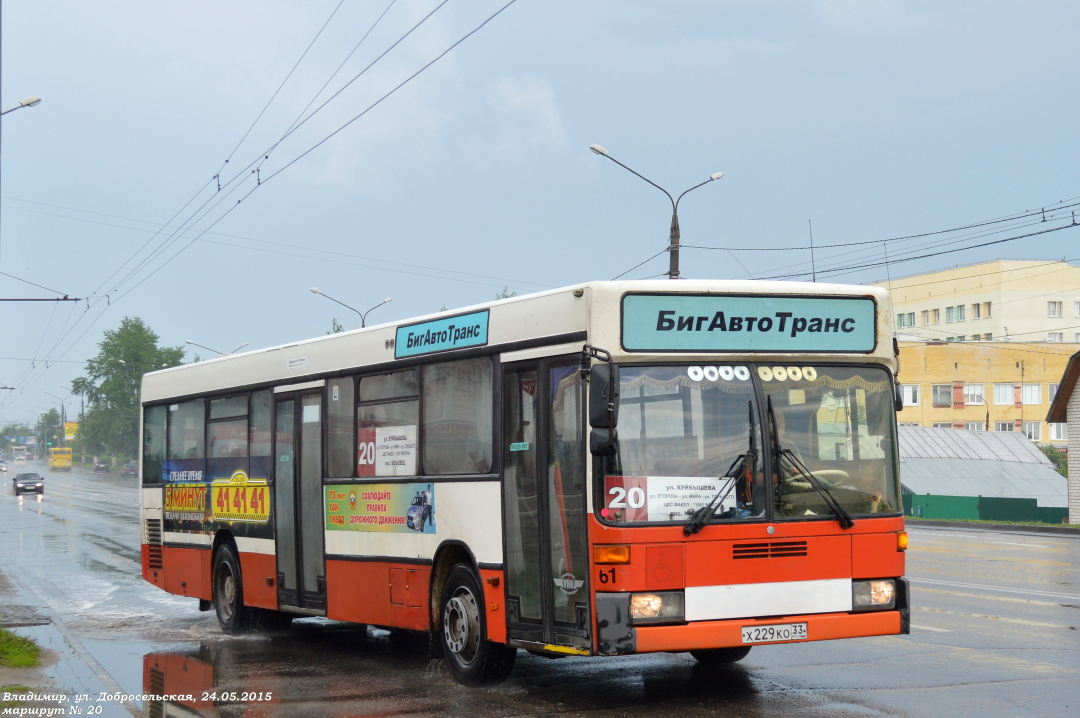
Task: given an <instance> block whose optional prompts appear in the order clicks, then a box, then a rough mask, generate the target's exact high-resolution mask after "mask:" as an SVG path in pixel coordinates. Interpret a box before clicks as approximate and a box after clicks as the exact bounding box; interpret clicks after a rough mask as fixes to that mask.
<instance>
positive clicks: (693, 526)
mask: <svg viewBox="0 0 1080 718" xmlns="http://www.w3.org/2000/svg"><path fill="white" fill-rule="evenodd" d="M745 462H746V454H739V456H738V458H736V459H735V461H734V462H733V463H732V464H731V466H729V467H728V470H727V471H726V472H724V475H723V476H721V477H720V478H721V480H723V479H727V483H726V484H724V485H723V486H721V487H720V490H719V491H717V492H716V496H713V499H712V501H710V502H709V503H708V504H706V505H705V506H702V507H701V508H700V509H698V510H697V511H695V512H694V513H693V514H692V515H691V517H690V521H689V522H687V524H686V526H683V535H684V536H692V535H694V534H696V533H697V532H698V531H700V530H701V529H702V528H703V527H704V526H705V524H707V523H709V519H711V518H712V517H713V514H715V513H716V509H717V508H718V507H720V506H723V505H724V499H726V498H727V497H728V495H729V494H730V493H731V490H732V489H734V488H735V482H736V481H738V476H739V474H738V473H737V472H738V471H740V470H743V469H744V466H740V464H745Z"/></svg>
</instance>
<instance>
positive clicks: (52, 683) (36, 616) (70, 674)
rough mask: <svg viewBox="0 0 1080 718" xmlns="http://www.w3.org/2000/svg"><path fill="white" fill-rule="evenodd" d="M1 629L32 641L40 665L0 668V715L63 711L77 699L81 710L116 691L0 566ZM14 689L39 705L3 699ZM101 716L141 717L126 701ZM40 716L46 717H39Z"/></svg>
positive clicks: (29, 593)
mask: <svg viewBox="0 0 1080 718" xmlns="http://www.w3.org/2000/svg"><path fill="white" fill-rule="evenodd" d="M0 626H2V627H4V628H7V629H8V630H10V631H12V632H13V633H17V634H18V635H20V636H24V637H26V638H30V639H33V640H34V641H36V642H37V644H38V645H39V646H41V649H42V660H41V663H40V664H39V665H37V666H35V667H33V668H4V667H0V716H2V715H3V714H4V711H5V710H6V709H8V708H12V709H15V710H19V709H23V708H28V709H32V708H38V709H54V710H55V709H57V708H63V709H64V712H65V713H66V712H67V710H68V707H70V706H72V705H73V703H75V702H76V700H77V699H79V698H82V699H83V706H82V707H83V710H84V712H85V711H86V710H87V708H89V707H90V706H95V707H96V701H95V700H94V699H95V698H96V697H97V696H98V695H99V694H101V693H119V692H122V691H121V690H120V686H119V685H117V683H116V681H114V680H113V678H112V676H110V675H109V674H108V673H107V672H106V671H105V669H103V668H102V667H101V665H100V664H99V663H98V662H97V661H96V660H94V657H93V656H91V655H90V653H89V651H87V650H86V648H85V647H84V646H83V644H82V642H81V641H79V639H78V638H77V637H76V636H75V635H74V634H72V633H71V632H70V631H68V629H67V628H66V627H65V626H64V624H63V622H62V621H61V620H60V619H59V618H58V617H57V616H56V615H55V614H54V613H53V612H52V610H51V609H50V608H49V607H48V604H47V603H46V602H44V601H42V600H41V599H40V598H39V597H38V596H37V595H36V594H34V592H33V591H31V590H30V589H28V588H26V587H25V586H24V585H22V583H21V582H20V581H19V580H18V578H17V577H16V576H12V575H10V574H6V573H5V572H4V570H3V568H0ZM17 687H22V688H28V689H30V690H29V692H30V693H32V694H34V695H35V696H41V697H42V698H44V699H45V700H41V701H21V700H17V699H15V700H12V699H11V698H10V697H9V700H7V701H5V700H4V693H5V691H6V692H8V693H11V694H15V695H17V694H18V693H19V692H22V693H25V692H26V691H18V690H16V688H17ZM103 708H104V710H103V711H102V713H101V715H103V716H124V717H125V718H126V717H127V716H128V715H132V716H143V715H145V714H144V713H143V712H142V711H141V710H139V708H138V707H137V706H135V705H133V704H130V703H123V704H121V703H109V704H106V705H104V706H103ZM41 715H46V714H44V713H42V714H41Z"/></svg>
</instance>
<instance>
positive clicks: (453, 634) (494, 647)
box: [439, 563, 517, 686]
mask: <svg viewBox="0 0 1080 718" xmlns="http://www.w3.org/2000/svg"><path fill="white" fill-rule="evenodd" d="M483 595H484V594H483V593H482V592H481V590H480V584H479V583H478V582H477V580H476V577H475V576H473V572H472V569H470V568H469V567H468V566H466V565H465V564H461V563H459V564H458V565H457V566H454V568H453V569H451V571H450V575H449V576H447V577H446V584H445V585H444V587H443V594H442V601H441V606H442V631H441V632H440V634H439V635H440V637H441V640H442V648H443V656H444V657H445V658H446V665H447V667H448V668H449V669H450V673H452V674H453V676H454V678H455V679H457V681H458V682H459V683H462V684H464V685H467V686H478V685H482V684H485V683H501V682H502V681H505V680H506V678H507V676H509V675H510V671H511V670H512V669H513V667H514V658H515V657H516V656H517V649H516V648H511V647H510V646H505V645H503V644H501V643H492V642H491V641H487V640H484V611H483V606H484V602H483V601H484V598H483Z"/></svg>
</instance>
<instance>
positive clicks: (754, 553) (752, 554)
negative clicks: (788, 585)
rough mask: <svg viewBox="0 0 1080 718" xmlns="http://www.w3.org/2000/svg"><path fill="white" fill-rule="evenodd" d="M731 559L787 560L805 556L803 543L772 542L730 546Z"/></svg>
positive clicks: (804, 543) (804, 544)
mask: <svg viewBox="0 0 1080 718" xmlns="http://www.w3.org/2000/svg"><path fill="white" fill-rule="evenodd" d="M731 551H732V556H731V557H732V558H734V559H743V558H788V557H796V556H805V555H806V542H805V541H773V542H771V543H737V544H735V545H734V546H732V549H731Z"/></svg>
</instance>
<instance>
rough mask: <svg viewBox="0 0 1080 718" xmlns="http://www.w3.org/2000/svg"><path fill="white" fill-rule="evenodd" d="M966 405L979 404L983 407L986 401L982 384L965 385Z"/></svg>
mask: <svg viewBox="0 0 1080 718" xmlns="http://www.w3.org/2000/svg"><path fill="white" fill-rule="evenodd" d="M964 403H965V404H978V405H980V406H981V405H983V404H985V403H986V400H985V399H983V385H982V384H965V385H964Z"/></svg>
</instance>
